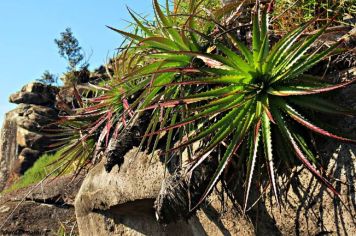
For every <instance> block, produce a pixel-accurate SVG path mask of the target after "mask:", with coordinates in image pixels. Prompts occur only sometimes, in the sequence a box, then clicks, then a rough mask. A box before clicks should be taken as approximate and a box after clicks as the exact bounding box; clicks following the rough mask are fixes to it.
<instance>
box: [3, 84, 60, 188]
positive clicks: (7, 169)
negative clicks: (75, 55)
mask: <svg viewBox="0 0 356 236" xmlns="http://www.w3.org/2000/svg"><path fill="white" fill-rule="evenodd" d="M58 91H59V89H58V88H57V87H54V86H50V85H44V84H41V83H30V84H27V85H25V86H24V87H23V88H22V89H21V91H19V92H16V93H14V94H12V95H11V96H10V98H9V100H10V102H13V103H17V104H19V105H18V106H17V108H15V109H14V110H12V111H10V112H8V113H7V114H6V115H5V120H4V123H3V128H2V129H1V132H2V134H1V141H0V148H1V152H0V183H1V184H0V191H1V190H2V189H3V188H4V187H5V185H6V183H7V182H8V180H9V179H11V178H16V176H18V175H21V174H23V173H24V172H25V171H26V170H27V169H28V168H29V167H31V166H32V164H33V163H34V162H35V161H36V160H37V158H38V157H39V156H40V155H41V154H42V153H43V152H44V151H45V150H46V149H47V146H48V145H49V144H50V139H49V137H47V136H46V135H45V132H44V131H43V128H44V127H50V126H49V125H50V124H51V123H52V122H54V121H55V120H56V119H57V117H58V110H57V109H56V108H55V103H56V95H57V93H58Z"/></svg>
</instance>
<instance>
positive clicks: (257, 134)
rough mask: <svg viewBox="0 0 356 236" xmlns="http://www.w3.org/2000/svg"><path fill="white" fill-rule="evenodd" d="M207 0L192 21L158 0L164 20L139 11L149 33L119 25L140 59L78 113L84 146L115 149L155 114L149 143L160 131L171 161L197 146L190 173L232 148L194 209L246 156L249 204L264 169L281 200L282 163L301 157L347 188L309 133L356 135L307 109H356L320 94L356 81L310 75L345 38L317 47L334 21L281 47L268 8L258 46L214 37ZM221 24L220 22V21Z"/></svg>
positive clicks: (241, 168) (242, 171) (261, 13)
mask: <svg viewBox="0 0 356 236" xmlns="http://www.w3.org/2000/svg"><path fill="white" fill-rule="evenodd" d="M201 2H202V1H198V2H196V1H194V0H192V1H190V4H189V7H188V9H189V10H188V11H189V12H188V14H185V16H186V20H185V21H182V18H180V19H179V20H177V18H176V17H175V16H174V15H173V14H172V13H171V12H170V11H169V4H168V1H167V6H166V14H165V13H164V11H162V9H161V7H160V5H159V4H158V1H157V0H153V5H154V9H155V15H156V21H155V25H153V24H149V23H146V21H145V20H140V19H139V17H138V16H137V15H136V14H134V13H133V12H131V11H130V13H131V15H132V17H133V19H134V21H135V23H136V26H137V28H138V29H139V30H138V31H137V32H141V33H136V34H134V33H127V32H124V31H121V30H118V29H114V28H111V29H113V30H114V31H116V32H118V33H120V34H122V35H124V36H125V37H127V38H130V39H131V40H132V44H130V45H129V49H128V50H129V51H128V52H131V54H130V55H132V58H133V59H130V60H128V61H130V62H132V63H129V64H130V65H136V66H129V67H128V68H130V69H129V70H126V71H122V70H121V69H119V70H118V71H116V72H115V73H114V75H119V76H112V78H111V80H110V86H107V87H106V88H105V89H103V90H104V91H103V92H102V94H101V95H100V97H98V98H94V99H92V102H91V103H90V105H89V106H88V107H87V108H85V109H82V110H81V111H82V112H79V114H78V115H76V116H73V115H71V116H69V117H67V120H71V119H72V118H73V119H74V121H72V122H74V124H76V125H70V127H74V128H75V130H76V132H79V133H78V135H79V136H78V135H77V136H76V137H77V139H76V140H75V142H74V144H75V145H76V146H80V145H82V142H85V141H86V140H92V139H95V140H96V142H97V143H102V142H103V140H106V146H107V145H108V140H109V139H112V138H113V140H114V141H120V140H119V139H120V134H121V133H122V132H124V131H125V130H127V129H129V128H130V123H131V124H132V122H135V120H137V118H138V117H139V116H140V115H142V114H143V113H145V112H150V113H149V114H150V115H151V121H150V122H149V124H148V125H147V126H148V127H147V130H146V133H145V134H142V135H143V141H142V144H143V142H144V141H145V140H146V139H148V141H147V142H148V143H151V140H152V139H153V137H154V136H156V138H155V141H154V144H153V149H156V147H158V141H159V139H161V138H164V139H165V141H166V145H165V148H163V149H164V151H163V153H164V154H165V157H166V163H168V162H169V160H170V157H171V156H172V154H174V153H177V152H178V153H179V154H181V153H183V152H185V151H187V153H188V154H190V158H189V165H188V167H187V170H186V173H187V174H188V175H191V174H192V173H193V172H194V171H195V170H196V169H197V167H199V166H201V165H202V164H204V162H205V161H206V160H207V158H208V157H209V156H211V154H212V153H213V152H214V151H216V150H222V151H219V152H218V153H220V155H218V156H217V157H216V158H219V161H218V163H219V164H218V166H217V167H216V170H215V173H214V174H213V175H212V176H211V179H210V180H209V181H208V183H207V185H206V186H207V187H206V189H205V191H204V193H202V195H201V197H200V199H199V201H198V202H195V203H192V204H194V205H192V209H191V210H193V209H195V208H196V207H197V206H199V205H200V203H202V202H203V200H204V199H205V198H206V197H207V196H208V194H209V193H210V192H211V190H212V188H213V187H214V186H215V185H216V183H217V181H218V180H219V178H220V176H221V174H222V173H223V171H224V170H226V171H227V170H228V169H229V168H230V166H229V163H231V162H232V161H234V160H238V163H239V164H238V165H237V167H235V168H237V169H235V170H234V171H235V172H238V173H239V174H238V175H237V176H239V178H240V179H244V188H245V206H244V209H246V207H247V203H248V198H249V192H250V189H251V185H252V183H253V182H254V179H253V177H254V173H255V172H258V173H266V174H265V175H264V176H262V177H266V179H268V180H269V181H268V182H269V183H270V184H271V186H272V190H273V192H274V194H275V196H276V199H277V201H278V199H279V195H278V183H277V180H276V174H277V172H278V171H279V170H280V168H278V166H284V167H286V168H291V167H292V166H293V165H295V164H296V163H298V162H299V163H302V164H303V165H305V166H306V167H307V169H309V170H310V171H311V172H312V173H313V174H314V175H315V176H316V177H317V178H318V179H319V180H320V181H322V182H323V183H324V184H325V185H326V186H327V187H328V188H329V189H330V190H331V191H333V192H334V193H335V194H337V192H336V190H335V189H334V188H333V186H332V184H331V183H330V182H329V181H328V180H327V179H326V178H325V177H324V176H323V175H322V174H321V172H320V170H321V165H320V163H319V162H318V159H317V157H316V155H315V153H314V152H313V151H312V149H311V148H310V145H309V143H310V141H309V138H308V136H306V135H305V134H306V130H311V131H313V132H315V133H318V134H321V135H324V136H327V137H330V138H335V139H338V140H340V141H344V142H351V143H355V141H354V140H351V139H348V138H344V137H341V136H337V135H335V134H332V133H331V132H328V131H326V130H324V129H323V128H321V127H319V126H317V125H316V124H314V123H313V122H311V121H310V120H309V119H308V118H306V115H307V114H308V113H307V112H306V111H316V112H323V113H330V114H345V115H355V112H354V111H352V110H349V109H347V108H343V107H340V106H338V105H336V104H333V103H331V102H330V101H327V100H324V98H322V97H321V96H319V94H322V93H325V92H328V91H332V90H335V89H338V88H341V87H344V86H347V85H349V84H351V83H354V82H355V81H356V79H353V80H350V81H348V82H343V83H340V84H337V85H333V84H329V83H327V82H325V81H323V79H322V78H319V77H317V76H312V75H307V74H305V73H306V72H308V70H309V69H310V68H311V67H312V66H314V65H315V64H317V63H318V62H320V61H321V60H322V59H324V58H325V57H326V56H328V55H330V54H331V53H332V52H334V50H335V49H336V47H337V46H338V45H339V44H340V43H341V42H342V41H340V42H338V43H336V44H335V45H332V46H331V47H329V48H326V46H324V45H322V46H320V47H318V48H317V49H314V50H312V48H313V45H314V43H315V42H316V40H317V39H318V37H319V36H320V35H322V33H323V32H324V31H325V29H326V27H324V28H323V29H321V30H320V31H319V32H318V33H317V34H315V35H312V36H309V37H306V38H302V34H303V33H304V32H305V31H306V30H307V28H308V26H309V25H310V24H311V23H312V22H313V21H310V22H309V23H306V24H303V25H301V26H300V27H298V28H296V29H295V30H293V31H291V32H290V33H288V34H287V35H285V36H284V37H283V38H282V39H280V40H279V41H278V42H277V43H275V44H274V45H273V46H271V45H270V42H269V19H268V17H269V12H268V9H267V7H266V8H264V9H263V10H260V9H256V11H255V12H254V14H253V20H252V46H251V49H249V47H248V46H246V45H245V44H243V43H242V42H240V41H239V40H238V39H236V38H235V37H234V35H232V34H231V33H230V31H228V30H226V29H223V31H225V35H226V36H227V37H226V39H225V40H224V41H221V40H220V38H215V39H211V38H210V36H209V33H210V32H200V30H199V27H198V26H197V24H196V22H195V20H196V19H202V18H201V17H200V18H199V16H198V13H197V9H198V6H199V4H201ZM257 8H258V6H257ZM204 20H206V19H204ZM181 22H183V24H182V23H181ZM212 22H214V23H217V22H216V19H214V20H212ZM200 23H201V22H200ZM210 23H211V22H210ZM217 27H223V26H222V25H219V24H217ZM221 35H223V34H221ZM209 46H210V47H209ZM206 48H208V50H206ZM325 48H326V49H325ZM130 50H132V51H130ZM135 58H136V59H135ZM137 58H139V59H137ZM124 61H125V60H124ZM120 63H122V62H120ZM95 103H97V104H95ZM127 117H128V118H129V119H128V122H126V118H127ZM77 118H78V119H79V120H81V119H84V118H85V119H87V118H88V119H89V118H90V119H91V120H92V122H94V123H90V122H89V123H90V124H86V125H84V128H85V129H84V136H83V129H82V128H80V127H78V125H80V124H79V123H78V121H77V120H76V119H77ZM126 123H128V124H126ZM112 127H119V128H116V129H114V128H112ZM98 130H99V131H98ZM114 130H115V131H114ZM78 137H79V138H78ZM117 138H118V140H117ZM196 143H198V144H199V145H195V144H196ZM98 146H99V147H100V145H98V144H97V148H98ZM146 146H152V145H146ZM197 146H199V147H198V148H197ZM83 147H84V146H83ZM97 148H95V149H97ZM78 150H79V149H78ZM93 150H94V149H93ZM78 153H79V151H78ZM256 163H258V164H256ZM265 170H266V172H263V171H265Z"/></svg>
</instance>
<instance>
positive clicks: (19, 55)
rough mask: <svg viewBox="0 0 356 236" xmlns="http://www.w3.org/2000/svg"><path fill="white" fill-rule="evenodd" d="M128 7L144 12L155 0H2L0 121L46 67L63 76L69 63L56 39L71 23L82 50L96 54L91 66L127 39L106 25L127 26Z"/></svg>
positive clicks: (147, 10) (102, 61)
mask: <svg viewBox="0 0 356 236" xmlns="http://www.w3.org/2000/svg"><path fill="white" fill-rule="evenodd" d="M126 6H129V7H130V8H132V9H134V10H135V11H136V12H138V13H142V14H144V15H147V14H149V13H150V12H152V4H151V0H105V1H102V0H31V1H30V0H0V122H1V124H2V120H3V116H4V113H5V112H7V111H9V110H10V109H12V108H14V107H15V106H16V105H13V104H10V103H9V102H8V97H9V95H10V94H11V93H14V92H16V91H18V90H20V89H21V87H22V86H23V85H25V84H27V83H29V82H31V81H34V80H36V79H37V78H40V77H41V75H42V73H43V72H44V71H45V70H49V71H50V72H51V73H54V74H58V75H60V74H61V73H62V72H64V71H65V69H66V62H65V60H64V59H63V58H61V57H60V56H59V54H58V50H57V47H56V45H55V43H54V39H55V38H58V37H59V34H60V32H62V31H64V29H65V28H66V27H71V28H72V31H73V33H74V36H75V37H76V38H77V39H78V40H79V43H80V45H81V46H82V48H83V49H84V50H85V51H86V52H87V54H91V57H90V61H89V62H90V64H91V68H95V67H97V66H99V65H101V64H103V63H105V61H106V59H107V58H108V56H111V55H113V53H114V49H115V47H118V46H119V45H120V43H121V41H122V38H121V36H120V35H119V34H117V33H115V32H113V31H111V30H109V29H108V28H106V27H105V25H110V26H113V27H116V28H125V27H126V26H127V25H128V23H127V22H126V21H125V20H130V17H129V14H128V13H127V9H126Z"/></svg>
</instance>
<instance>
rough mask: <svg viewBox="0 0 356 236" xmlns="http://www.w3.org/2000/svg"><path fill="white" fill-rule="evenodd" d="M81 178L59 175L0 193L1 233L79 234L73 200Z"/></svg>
mask: <svg viewBox="0 0 356 236" xmlns="http://www.w3.org/2000/svg"><path fill="white" fill-rule="evenodd" d="M82 180H83V177H82V176H80V177H78V178H77V179H75V180H72V178H71V177H70V176H69V177H59V178H57V179H54V180H53V179H49V180H47V181H46V182H44V183H43V185H42V186H41V187H40V186H38V187H37V188H34V189H32V188H33V187H28V188H25V189H21V190H18V191H16V192H12V193H9V194H6V195H4V196H1V197H0V235H61V234H59V233H58V232H60V231H62V232H65V233H66V234H68V235H69V234H70V233H72V234H74V235H78V228H77V226H76V220H75V213H74V207H73V203H74V198H75V195H76V194H77V192H78V190H79V187H80V185H81V183H82ZM31 191H32V192H31ZM19 203H21V204H20V205H19Z"/></svg>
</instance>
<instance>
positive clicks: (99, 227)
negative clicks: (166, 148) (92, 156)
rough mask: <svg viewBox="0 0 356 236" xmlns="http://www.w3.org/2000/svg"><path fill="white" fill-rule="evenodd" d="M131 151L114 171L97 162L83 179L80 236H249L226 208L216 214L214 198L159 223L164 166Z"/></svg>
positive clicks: (79, 204) (77, 204) (79, 198)
mask: <svg viewBox="0 0 356 236" xmlns="http://www.w3.org/2000/svg"><path fill="white" fill-rule="evenodd" d="M136 152H137V149H136V148H134V149H133V150H131V151H130V152H128V153H127V154H126V155H125V162H124V163H123V165H122V166H121V168H120V169H118V167H117V166H115V167H114V168H113V169H112V170H111V172H110V173H107V172H106V171H105V168H104V164H103V163H100V164H99V165H97V166H96V167H94V169H92V170H91V171H90V172H89V174H88V175H87V176H86V178H85V180H84V181H83V184H82V186H81V189H80V191H79V193H78V195H77V197H76V200H75V209H76V217H77V222H78V227H79V233H80V235H236V234H242V235H252V232H253V227H252V224H251V223H250V222H249V221H248V220H247V219H246V218H245V217H243V216H242V215H241V214H239V213H238V212H236V211H234V210H232V209H233V208H232V207H231V208H230V209H231V210H228V211H225V212H224V216H222V215H221V214H222V205H221V204H220V203H221V202H220V201H219V198H218V197H217V195H213V196H212V197H211V198H210V204H209V206H206V207H204V208H203V210H200V211H198V213H197V215H196V216H193V217H191V218H190V219H189V220H188V221H179V222H176V223H171V224H169V225H160V224H159V223H158V222H157V221H156V217H155V214H154V209H153V205H154V201H155V198H156V197H157V195H158V193H159V191H160V188H161V183H162V180H163V178H164V175H165V171H164V170H165V168H164V165H163V164H162V163H161V162H160V161H159V160H158V157H157V156H154V157H153V158H152V159H151V156H150V155H147V154H144V153H139V155H138V156H135V154H136ZM166 174H168V173H166ZM229 203H230V206H232V204H231V202H229ZM237 222H239V224H237ZM229 232H230V233H229ZM226 233H228V234H226Z"/></svg>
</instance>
